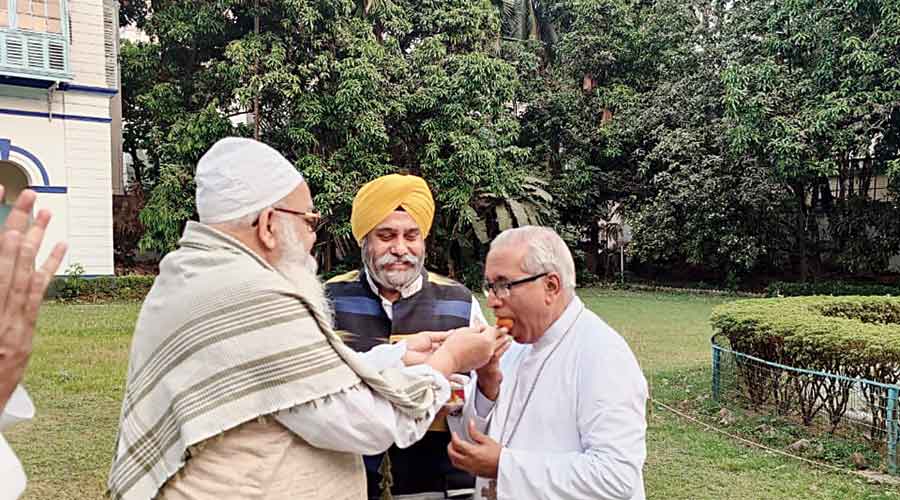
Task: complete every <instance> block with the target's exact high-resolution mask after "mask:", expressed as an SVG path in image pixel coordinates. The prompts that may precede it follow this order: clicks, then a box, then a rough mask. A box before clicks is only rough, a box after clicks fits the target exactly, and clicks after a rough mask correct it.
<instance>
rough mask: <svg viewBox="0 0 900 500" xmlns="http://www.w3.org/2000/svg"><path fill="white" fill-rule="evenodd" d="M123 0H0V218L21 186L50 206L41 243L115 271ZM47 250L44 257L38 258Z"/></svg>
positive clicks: (90, 268)
mask: <svg viewBox="0 0 900 500" xmlns="http://www.w3.org/2000/svg"><path fill="white" fill-rule="evenodd" d="M117 30H118V2H117V1H115V0H0V183H2V184H3V185H4V186H5V187H6V189H7V194H6V199H5V200H0V220H3V219H5V217H6V215H7V214H8V212H9V204H10V203H11V202H12V201H13V200H14V199H15V198H16V196H17V195H18V193H19V191H21V190H22V189H24V188H25V187H30V188H32V189H34V190H35V191H37V192H38V199H37V206H36V210H40V209H43V208H46V209H49V210H51V211H52V212H53V214H54V219H53V221H52V222H51V224H50V228H49V230H48V234H47V237H46V241H47V242H48V244H47V245H45V248H44V249H43V251H44V252H46V251H48V249H49V248H50V247H51V246H52V243H55V242H57V241H67V242H68V244H69V247H70V250H69V252H68V255H67V257H66V259H67V260H66V262H64V263H63V266H62V268H61V269H62V270H64V269H66V268H67V267H68V266H70V265H73V264H80V265H81V266H83V267H84V270H85V274H86V275H109V274H113V273H114V266H113V215H112V195H113V192H114V190H115V191H116V192H118V191H120V190H121V187H120V186H119V185H120V184H121V174H120V172H121V118H120V117H121V111H120V109H121V106H120V105H119V98H118V89H119V81H118V80H119V78H118V60H117V57H118V54H117V53H118V34H117ZM42 257H43V256H39V259H42Z"/></svg>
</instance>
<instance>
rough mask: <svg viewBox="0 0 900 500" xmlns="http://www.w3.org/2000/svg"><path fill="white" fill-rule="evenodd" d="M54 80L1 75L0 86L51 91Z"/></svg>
mask: <svg viewBox="0 0 900 500" xmlns="http://www.w3.org/2000/svg"><path fill="white" fill-rule="evenodd" d="M53 83H54V82H53V80H45V79H41V78H25V77H24V76H8V75H0V85H12V86H13V87H28V88H32V89H45V90H46V89H49V88H50V87H51V86H52V85H53Z"/></svg>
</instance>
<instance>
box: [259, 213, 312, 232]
mask: <svg viewBox="0 0 900 500" xmlns="http://www.w3.org/2000/svg"><path fill="white" fill-rule="evenodd" d="M272 210H274V211H276V212H283V213H286V214H291V215H296V216H298V217H303V220H304V222H306V225H307V226H308V227H309V230H310V231H312V232H314V233H315V232H318V230H319V229H322V226H324V225H325V221H324V220H323V219H322V214H320V213H318V212H298V211H296V210H290V209H287V208H278V207H272ZM257 225H259V219H256V220H255V221H253V227H256V226H257Z"/></svg>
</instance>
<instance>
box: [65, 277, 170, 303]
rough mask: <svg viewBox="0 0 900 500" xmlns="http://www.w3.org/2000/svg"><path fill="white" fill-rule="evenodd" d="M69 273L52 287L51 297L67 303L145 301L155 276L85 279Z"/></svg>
mask: <svg viewBox="0 0 900 500" xmlns="http://www.w3.org/2000/svg"><path fill="white" fill-rule="evenodd" d="M83 272H84V271H83V269H82V271H81V273H80V274H73V273H69V275H68V276H64V277H60V278H57V279H56V280H55V281H54V283H53V285H52V286H51V295H53V296H55V297H56V298H57V299H59V300H62V301H65V302H81V303H93V302H116V301H134V300H143V299H144V297H146V296H147V293H148V292H149V291H150V287H152V286H153V281H154V280H155V279H156V277H155V276H139V275H128V276H100V277H97V278H84V277H83V276H82V274H83Z"/></svg>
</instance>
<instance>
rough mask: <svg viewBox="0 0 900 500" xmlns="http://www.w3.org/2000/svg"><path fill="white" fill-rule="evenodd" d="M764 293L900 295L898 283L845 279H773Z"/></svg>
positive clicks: (786, 294) (783, 294)
mask: <svg viewBox="0 0 900 500" xmlns="http://www.w3.org/2000/svg"><path fill="white" fill-rule="evenodd" d="M766 295H768V296H769V297H800V296H809V295H834V296H843V295H891V296H895V297H900V285H884V284H880V283H850V282H846V281H817V282H808V283H792V282H786V281H774V282H772V283H769V286H767V287H766Z"/></svg>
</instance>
